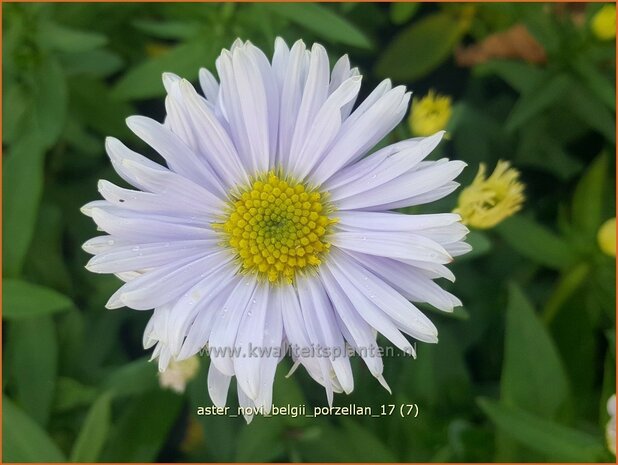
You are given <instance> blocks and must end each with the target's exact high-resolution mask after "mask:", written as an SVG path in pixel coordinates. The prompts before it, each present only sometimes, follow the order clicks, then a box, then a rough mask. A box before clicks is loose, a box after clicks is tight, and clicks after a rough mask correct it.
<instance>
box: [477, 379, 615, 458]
mask: <svg viewBox="0 0 618 465" xmlns="http://www.w3.org/2000/svg"><path fill="white" fill-rule="evenodd" d="M545 387H546V388H547V386H545ZM548 390H549V389H548ZM478 403H479V406H480V407H481V409H482V410H483V411H484V412H485V414H486V415H487V416H488V417H489V418H490V419H491V420H492V421H493V422H494V423H495V424H496V426H497V427H498V428H499V429H500V430H502V431H504V432H505V433H506V434H508V435H509V436H511V437H512V438H513V439H515V440H517V441H518V442H520V443H522V444H523V445H525V446H527V447H529V448H530V449H533V450H535V451H538V452H541V453H543V454H545V455H546V456H547V458H548V460H549V461H552V462H553V461H560V462H596V461H598V460H599V459H600V458H601V457H603V449H604V448H603V445H602V444H601V442H600V441H599V439H598V438H596V437H594V436H590V435H588V434H586V433H584V432H581V431H578V430H575V429H571V428H567V427H565V426H562V425H559V424H557V423H553V422H551V421H548V420H545V419H542V418H539V417H538V416H536V415H533V414H530V413H527V412H525V411H524V410H521V409H518V408H515V407H508V406H506V405H502V404H500V403H497V402H494V401H490V400H488V399H483V398H481V399H479V400H478Z"/></svg>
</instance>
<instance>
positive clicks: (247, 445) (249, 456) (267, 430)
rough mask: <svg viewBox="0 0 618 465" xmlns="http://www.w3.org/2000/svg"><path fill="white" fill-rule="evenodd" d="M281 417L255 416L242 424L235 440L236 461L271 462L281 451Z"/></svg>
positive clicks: (282, 450)
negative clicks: (247, 423)
mask: <svg viewBox="0 0 618 465" xmlns="http://www.w3.org/2000/svg"><path fill="white" fill-rule="evenodd" d="M282 436H283V421H282V418H281V417H270V418H265V417H262V416H256V417H255V418H254V419H253V421H252V422H251V424H250V425H244V426H243V428H242V429H241V432H240V434H239V435H238V438H237V442H236V457H235V461H236V462H271V461H273V460H275V459H277V457H280V456H281V455H282V454H283V452H284V448H283V441H282Z"/></svg>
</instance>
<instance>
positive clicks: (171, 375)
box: [159, 355, 200, 394]
mask: <svg viewBox="0 0 618 465" xmlns="http://www.w3.org/2000/svg"><path fill="white" fill-rule="evenodd" d="M199 369H200V361H199V359H198V357H197V355H194V356H192V357H189V358H187V359H184V360H179V361H176V360H172V361H171V362H170V364H169V365H168V366H167V367H166V368H165V370H164V371H160V372H159V384H160V385H161V387H162V388H168V389H171V390H172V391H175V392H177V393H179V394H182V393H183V392H185V389H186V387H187V383H188V382H189V381H191V380H192V379H193V378H195V375H197V372H198V371H199Z"/></svg>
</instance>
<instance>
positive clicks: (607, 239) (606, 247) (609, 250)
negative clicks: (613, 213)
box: [597, 217, 616, 257]
mask: <svg viewBox="0 0 618 465" xmlns="http://www.w3.org/2000/svg"><path fill="white" fill-rule="evenodd" d="M597 242H598V243H599V248H600V249H601V251H602V252H603V253H604V254H605V255H609V256H610V257H615V256H616V218H615V217H614V218H610V219H609V220H607V221H606V222H605V223H603V224H602V225H601V227H600V228H599V232H598V234H597Z"/></svg>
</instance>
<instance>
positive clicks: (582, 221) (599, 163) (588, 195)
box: [572, 153, 609, 240]
mask: <svg viewBox="0 0 618 465" xmlns="http://www.w3.org/2000/svg"><path fill="white" fill-rule="evenodd" d="M608 165H609V163H608V158H607V156H606V155H605V154H604V153H602V154H601V155H599V156H598V157H597V158H596V159H595V160H594V162H593V163H592V164H591V165H590V166H589V167H588V169H587V171H586V172H585V173H584V175H583V176H582V178H581V179H580V181H579V182H578V183H577V187H576V188H575V194H574V195H573V206H572V211H573V224H574V225H575V227H576V228H577V229H578V230H579V231H581V232H582V233H583V234H585V235H586V236H587V237H588V238H590V239H592V240H594V239H595V238H596V234H597V231H598V229H599V227H600V226H601V223H602V220H603V218H602V215H603V202H604V200H605V195H604V194H605V184H606V178H607V172H608V169H609V166H608Z"/></svg>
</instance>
